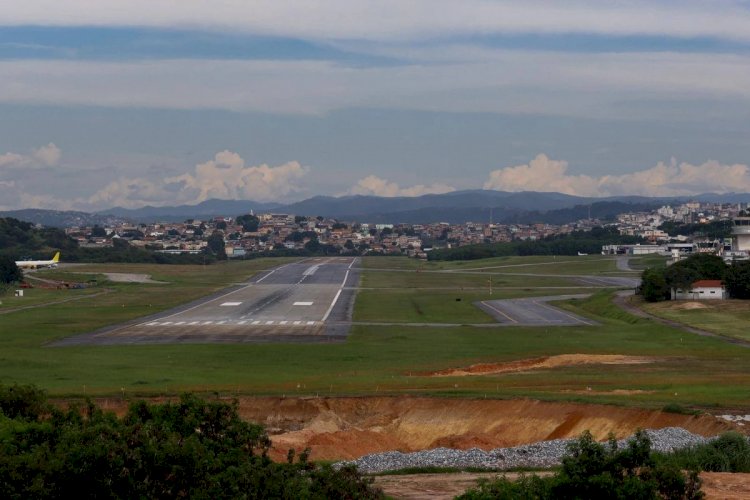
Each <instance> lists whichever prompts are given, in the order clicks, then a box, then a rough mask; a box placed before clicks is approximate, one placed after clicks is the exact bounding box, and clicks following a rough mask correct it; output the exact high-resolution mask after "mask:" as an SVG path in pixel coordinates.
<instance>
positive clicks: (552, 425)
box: [240, 397, 738, 460]
mask: <svg viewBox="0 0 750 500" xmlns="http://www.w3.org/2000/svg"><path fill="white" fill-rule="evenodd" d="M240 412H241V415H242V417H243V418H245V419H247V420H250V421H253V422H258V423H261V424H263V425H265V426H266V428H267V429H268V431H269V434H271V439H272V442H273V450H272V454H273V456H274V457H275V458H279V459H281V458H284V457H286V453H287V451H288V450H289V449H290V448H295V449H297V450H302V449H304V448H307V447H310V448H311V449H312V458H313V459H317V460H342V459H356V458H359V457H361V456H363V455H366V454H369V453H375V452H382V451H390V450H399V451H404V452H407V451H417V450H424V449H430V448H437V447H448V448H456V449H464V450H465V449H470V448H481V449H484V450H490V449H493V448H498V447H509V446H517V445H520V444H527V443H533V442H537V441H543V440H548V439H559V438H573V437H578V436H579V435H580V434H581V433H582V432H583V431H585V430H589V431H591V433H592V434H593V435H594V437H595V438H597V439H606V438H607V436H608V434H609V433H613V434H614V435H615V437H616V438H618V439H621V438H625V437H627V436H629V435H631V434H633V433H634V432H635V431H636V430H637V429H639V428H644V429H645V428H648V429H659V428H662V427H682V428H684V429H686V430H688V431H690V432H693V433H695V434H700V435H703V436H714V435H716V434H720V433H722V432H725V431H727V430H730V429H737V428H738V427H736V426H735V424H733V423H730V422H726V421H723V420H721V419H718V418H715V417H713V416H710V415H700V416H693V415H680V414H674V413H664V412H660V411H652V410H642V409H635V408H623V407H615V406H603V405H593V404H590V405H589V404H572V403H549V402H541V401H533V400H485V399H479V400H477V399H441V398H427V397H351V398H278V397H277V398H272V397H268V398H242V399H241V400H240Z"/></svg>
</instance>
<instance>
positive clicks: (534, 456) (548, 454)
mask: <svg viewBox="0 0 750 500" xmlns="http://www.w3.org/2000/svg"><path fill="white" fill-rule="evenodd" d="M646 433H647V434H648V437H649V438H650V439H651V449H652V450H654V451H662V452H670V451H673V450H677V449H680V448H686V447H688V446H693V445H697V444H703V443H706V442H707V441H709V439H708V438H704V437H702V436H698V435H696V434H692V433H691V432H689V431H686V430H685V429H682V428H680V427H666V428H664V429H658V430H647V431H646ZM631 438H632V436H631ZM631 438H628V439H623V440H621V441H618V445H619V446H625V445H626V444H627V441H628V440H630V439H631ZM573 441H575V440H574V439H555V440H552V441H540V442H538V443H533V444H527V445H523V446H515V447H513V448H496V449H494V450H490V451H484V450H480V449H479V448H472V449H470V450H465V451H464V450H454V449H451V448H435V449H433V450H424V451H416V452H413V453H401V452H400V451H388V452H385V453H373V454H371V455H365V456H363V457H361V458H359V459H357V460H354V461H351V462H339V463H338V464H336V465H338V466H343V465H348V464H353V465H356V466H357V468H358V469H359V471H360V472H362V473H365V474H374V473H379V472H385V471H391V470H399V469H407V468H413V467H452V468H467V467H476V468H482V469H512V468H516V467H524V468H526V467H540V468H545V467H552V466H555V465H559V464H560V463H561V461H562V458H563V457H564V456H565V455H566V453H567V451H568V444H569V443H571V442H573Z"/></svg>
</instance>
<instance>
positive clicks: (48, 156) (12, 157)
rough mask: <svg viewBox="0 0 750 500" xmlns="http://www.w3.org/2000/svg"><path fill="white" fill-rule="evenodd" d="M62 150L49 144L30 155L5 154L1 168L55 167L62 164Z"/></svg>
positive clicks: (1, 159) (0, 160) (1, 161)
mask: <svg viewBox="0 0 750 500" xmlns="http://www.w3.org/2000/svg"><path fill="white" fill-rule="evenodd" d="M61 157H62V150H61V149H60V148H58V147H57V146H55V145H54V144H53V143H51V142H50V143H49V144H47V145H46V146H42V147H40V148H38V149H34V150H33V151H31V152H30V153H29V154H19V153H10V152H9V153H5V154H1V155H0V167H39V166H46V167H53V166H55V165H57V164H58V163H59V162H60V158H61Z"/></svg>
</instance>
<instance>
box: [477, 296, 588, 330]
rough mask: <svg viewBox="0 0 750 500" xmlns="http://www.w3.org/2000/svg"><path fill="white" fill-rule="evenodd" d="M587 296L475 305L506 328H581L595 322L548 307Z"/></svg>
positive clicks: (499, 301) (538, 298) (478, 303)
mask: <svg viewBox="0 0 750 500" xmlns="http://www.w3.org/2000/svg"><path fill="white" fill-rule="evenodd" d="M586 297H588V295H557V296H554V297H529V298H524V299H507V300H485V301H482V302H477V303H476V305H477V306H478V307H479V308H480V309H482V310H483V311H484V312H486V313H488V314H491V315H492V316H493V317H494V318H495V319H496V320H497V321H499V322H500V323H502V324H505V325H508V326H571V325H572V326H582V325H589V326H590V325H596V324H598V323H596V322H595V321H592V320H590V319H588V318H584V317H582V316H578V315H577V314H573V313H570V312H568V311H564V310H562V309H559V308H557V307H553V306H551V305H549V304H548V303H547V302H550V301H554V300H569V299H581V298H586Z"/></svg>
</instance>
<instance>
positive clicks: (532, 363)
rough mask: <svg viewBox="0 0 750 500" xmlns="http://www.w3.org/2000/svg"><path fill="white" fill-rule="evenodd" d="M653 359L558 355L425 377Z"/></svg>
mask: <svg viewBox="0 0 750 500" xmlns="http://www.w3.org/2000/svg"><path fill="white" fill-rule="evenodd" d="M654 361H656V359H654V358H647V357H644V356H624V355H621V354H559V355H557V356H543V357H540V358H529V359H520V360H517V361H509V362H506V363H479V364H476V365H471V366H467V367H465V368H449V369H447V370H440V371H437V372H433V373H428V374H427V375H429V376H432V377H464V376H467V375H497V374H499V373H518V372H527V371H532V370H543V369H549V368H560V367H563V366H575V365H639V364H644V363H653V362H654Z"/></svg>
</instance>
